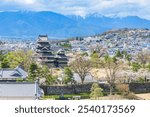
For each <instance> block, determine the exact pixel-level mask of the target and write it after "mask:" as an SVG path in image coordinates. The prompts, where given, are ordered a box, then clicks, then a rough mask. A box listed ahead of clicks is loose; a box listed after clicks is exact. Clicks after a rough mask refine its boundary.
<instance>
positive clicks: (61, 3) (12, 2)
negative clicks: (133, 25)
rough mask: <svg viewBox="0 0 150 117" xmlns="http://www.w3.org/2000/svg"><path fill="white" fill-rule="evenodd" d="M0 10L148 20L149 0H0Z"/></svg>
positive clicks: (149, 12)
mask: <svg viewBox="0 0 150 117" xmlns="http://www.w3.org/2000/svg"><path fill="white" fill-rule="evenodd" d="M0 1H2V2H1V4H0V10H1V11H2V10H36V11H41V10H50V11H54V12H58V13H62V14H76V15H82V16H84V15H86V14H89V13H94V12H97V13H100V14H103V15H107V16H120V17H123V16H128V15H136V16H139V17H142V18H147V19H150V16H149V14H150V2H149V0H0Z"/></svg>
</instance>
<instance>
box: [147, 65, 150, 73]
mask: <svg viewBox="0 0 150 117" xmlns="http://www.w3.org/2000/svg"><path fill="white" fill-rule="evenodd" d="M147 68H148V71H150V63H149V64H148V65H147Z"/></svg>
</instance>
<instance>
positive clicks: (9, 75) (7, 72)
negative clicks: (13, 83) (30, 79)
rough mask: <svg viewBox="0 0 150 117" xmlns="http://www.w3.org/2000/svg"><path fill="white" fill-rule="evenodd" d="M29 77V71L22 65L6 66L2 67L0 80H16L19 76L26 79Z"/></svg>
mask: <svg viewBox="0 0 150 117" xmlns="http://www.w3.org/2000/svg"><path fill="white" fill-rule="evenodd" d="M26 77H27V72H26V71H24V70H23V69H22V68H21V67H19V66H18V67H16V68H15V69H9V68H4V69H0V80H4V79H5V80H6V79H11V80H16V79H18V78H22V79H25V78H26Z"/></svg>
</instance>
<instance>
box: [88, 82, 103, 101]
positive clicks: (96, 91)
mask: <svg viewBox="0 0 150 117" xmlns="http://www.w3.org/2000/svg"><path fill="white" fill-rule="evenodd" d="M102 91H103V89H102V88H100V86H99V84H98V83H93V85H92V87H91V94H90V97H91V98H92V99H98V98H99V97H102V96H103V92H102Z"/></svg>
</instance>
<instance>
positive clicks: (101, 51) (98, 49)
mask: <svg viewBox="0 0 150 117" xmlns="http://www.w3.org/2000/svg"><path fill="white" fill-rule="evenodd" d="M90 50H91V52H92V53H94V52H96V53H98V56H99V58H100V57H102V56H103V55H105V54H106V53H107V51H106V49H105V48H104V47H103V46H102V45H100V44H96V45H95V46H91V47H90Z"/></svg>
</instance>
